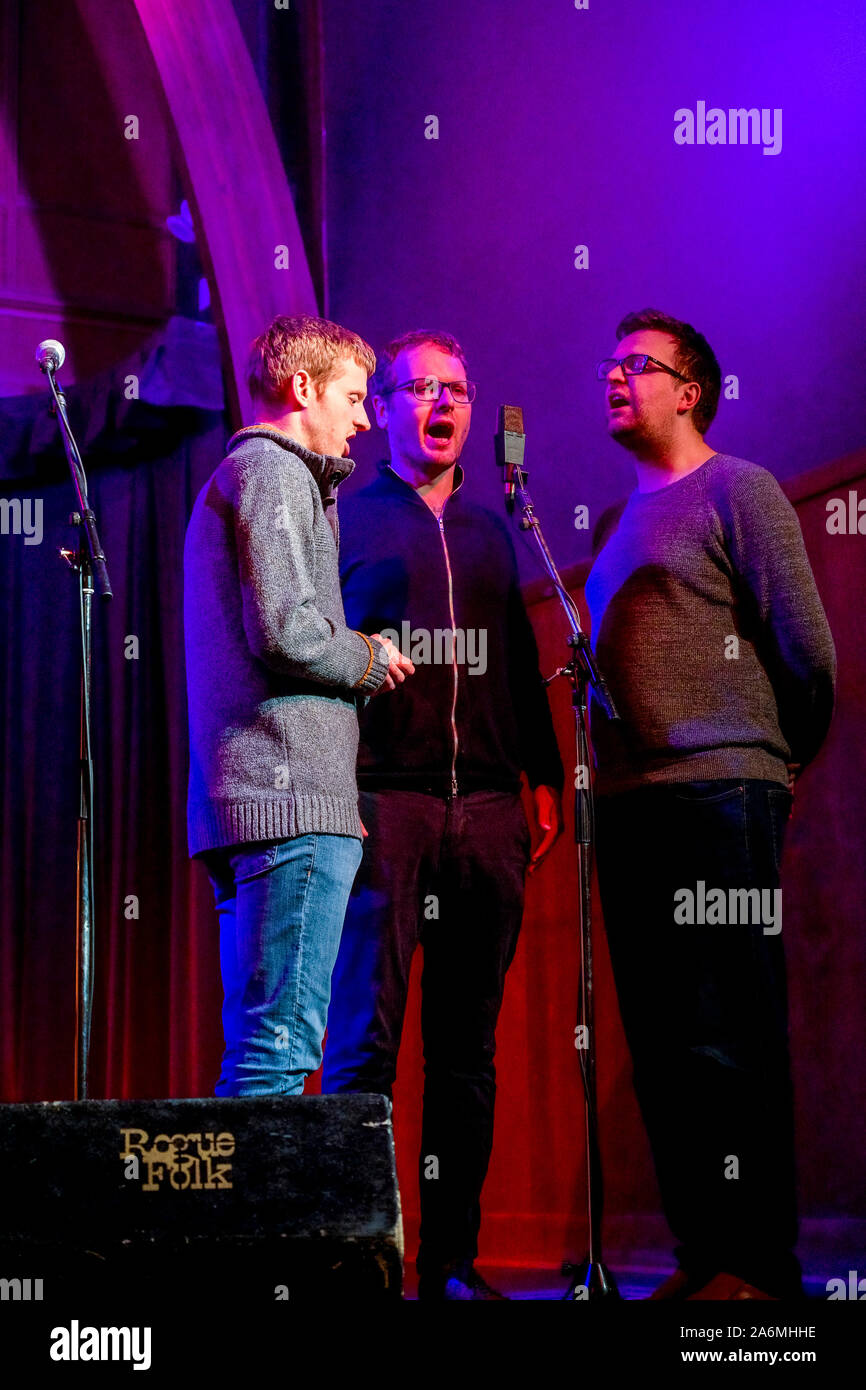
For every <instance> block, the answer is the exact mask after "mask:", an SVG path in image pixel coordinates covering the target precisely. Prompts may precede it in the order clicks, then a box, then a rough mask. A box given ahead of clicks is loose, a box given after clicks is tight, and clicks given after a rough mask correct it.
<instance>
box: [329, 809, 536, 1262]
mask: <svg viewBox="0 0 866 1390" xmlns="http://www.w3.org/2000/svg"><path fill="white" fill-rule="evenodd" d="M360 809H361V819H362V820H363V822H364V825H365V826H366V828H367V830H368V831H369V837H368V839H367V840H366V841H365V842H364V858H363V862H362V864H361V868H360V869H359V870H358V875H357V878H356V879H355V885H354V888H353V890H352V893H351V896H350V899H349V907H348V911H347V913H346V921H345V925H344V928H343V937H342V941H341V944H340V951H339V956H338V958H337V965H336V968H335V970H334V977H333V987H332V998H331V1007H330V1012H329V1016H328V1040H327V1045H326V1048H325V1061H324V1068H323V1073H322V1090H323V1091H324V1092H332V1091H374V1092H379V1093H381V1094H382V1095H387V1096H389V1097H390V1096H391V1090H392V1087H393V1084H394V1078H395V1075H396V1070H397V1053H398V1050H399V1047H400V1036H401V1032H402V1028H403V1017H404V1014H405V1009H406V995H407V990H408V985H409V971H410V968H411V964H412V956H413V954H414V951H415V948H416V946H418V945H419V944H420V945H421V946H422V948H423V951H424V969H423V975H422V984H421V989H422V1005H421V1030H422V1037H423V1043H424V1107H423V1121H422V1137H421V1153H420V1156H419V1183H420V1195H421V1249H420V1252H419V1257H418V1268H419V1271H424V1270H433V1269H435V1268H436V1267H437V1266H441V1265H443V1264H445V1263H446V1262H447V1261H449V1260H472V1259H474V1258H475V1256H476V1255H477V1253H478V1230H479V1226H480V1222H481V1206H480V1200H481V1189H482V1186H483V1184H484V1179H485V1177H486V1174H487V1167H488V1163H489V1160H490V1150H491V1145H492V1140H493V1110H494V1102H495V1097H496V1070H495V1066H494V1060H493V1059H494V1053H495V1050H496V1039H495V1030H496V1022H497V1019H498V1017H499V1010H500V1006H501V1003H502V993H503V988H504V984H505V972H506V971H507V969H508V966H509V965H510V964H511V961H512V959H513V957H514V952H515V949H516V946H517V938H518V933H519V931H520V922H521V918H522V915H523V889H524V875H525V870H526V865H527V862H528V857H529V848H530V837H529V828H528V826H527V823H526V816H525V814H524V811H523V806H522V803H521V800H520V797H519V796H515V795H512V794H510V793H506V792H495V791H480V792H473V793H470V794H468V795H466V796H458V797H455V798H453V799H448V800H445V799H443V798H441V797H436V796H432V795H427V794H426V793H422V792H403V791H379V792H362V793H361V798H360Z"/></svg>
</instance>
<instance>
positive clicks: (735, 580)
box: [586, 310, 836, 1300]
mask: <svg viewBox="0 0 866 1390" xmlns="http://www.w3.org/2000/svg"><path fill="white" fill-rule="evenodd" d="M617 341H618V347H617V349H616V353H615V355H614V356H611V357H610V358H608V359H606V360H605V361H603V362H601V363H600V364H599V368H598V376H599V380H601V381H603V382H604V383H605V393H606V405H607V421H608V432H609V434H610V436H611V437H612V438H614V439H616V441H617V442H618V443H620V444H622V445H623V446H624V447H625V448H627V449H628V450H629V451H630V452H631V453H632V455H633V456H634V460H635V468H636V472H637V483H638V485H637V488H636V490H635V491H634V492H633V493H632V494H631V495H630V497H629V498H628V500H627V502H626V503H625V504H624V506H622V507H620V508H617V509H614V511H613V513H606V514H605V516H604V517H603V518H602V522H601V523H600V525H599V528H598V533H597V537H596V540H597V547H596V548H597V555H596V559H595V563H594V565H593V568H592V571H591V573H590V576H589V579H588V581H587V585H586V594H587V601H588V603H589V606H590V611H591V614H592V630H593V641H594V646H595V651H596V654H597V656H598V659H599V664H600V666H601V669H602V671H603V672H604V674H605V676H606V678H607V680H608V684H609V686H610V690H611V693H612V695H613V698H614V701H615V703H616V705H617V709H618V712H619V714H620V720H619V721H611V720H609V719H608V718H607V717H606V715H605V714H604V713H603V711H602V710H601V709H600V708H599V706H598V705H594V706H593V718H592V735H593V746H594V751H595V757H596V764H597V782H596V787H597V793H598V802H597V825H598V872H599V882H600V887H601V895H602V906H603V910H604V918H605V928H606V932H607V937H608V943H609V946H610V953H611V960H612V963H613V969H614V974H615V979H616V987H617V994H618V998H619V1004H620V1012H621V1014H622V1019H623V1025H624V1028H625V1031H626V1036H627V1038H628V1043H629V1047H630V1050H631V1054H632V1061H633V1064H634V1085H635V1091H636V1093H637V1097H638V1100H639V1103H640V1106H641V1111H642V1114H643V1118H644V1122H645V1124H646V1127H647V1132H648V1135H649V1139H650V1144H651V1147H652V1151H653V1158H654V1161H655V1167H656V1174H657V1177H658V1182H659V1188H660V1190H661V1195H662V1202H663V1205H664V1209H665V1215H666V1217H667V1220H668V1223H669V1225H670V1227H671V1229H672V1231H673V1232H674V1234H675V1235H676V1236H677V1238H678V1240H679V1245H678V1247H677V1250H676V1254H677V1259H678V1265H679V1268H678V1269H677V1270H676V1272H675V1273H674V1274H673V1275H672V1276H671V1278H670V1279H669V1280H667V1281H666V1282H665V1284H663V1285H662V1286H661V1288H660V1289H657V1290H656V1292H655V1293H654V1294H653V1295H652V1297H653V1298H680V1299H682V1298H689V1299H726V1300H727V1299H738V1300H739V1299H749V1298H751V1299H759V1298H763V1299H766V1298H788V1297H798V1296H800V1295H801V1293H802V1288H801V1271H800V1266H799V1263H798V1261H797V1259H796V1256H795V1255H794V1253H793V1247H794V1245H795V1243H796V1238H797V1217H796V1188H795V1169H794V1153H793V1118H792V1095H791V1080H790V1064H789V1058H788V1031H787V998H786V975H785V956H784V947H783V937H782V930H781V928H782V910H781V890H780V889H779V865H780V857H781V851H782V844H783V840H784V834H785V828H786V823H787V820H788V816H789V814H790V809H791V802H792V787H793V778H794V774H795V773H796V772H797V771H798V770H799V769H800V768H801V767H802V766H804V765H805V764H806V763H807V762H808V761H810V760H811V758H813V757H814V756H815V754H816V753H817V751H818V749H819V747H820V745H821V743H822V741H823V739H824V737H825V735H826V733H827V729H828V727H829V723H830V717H831V714H832V709H833V692H834V680H835V669H836V663H835V652H834V647H833V641H832V637H831V635H830V630H829V627H828V625H827V619H826V617H825V614H824V610H823V608H822V606H821V600H820V598H819V596H818V592H817V589H816V587H815V581H814V578H813V576H812V571H811V568H810V565H809V561H808V558H807V556H806V552H805V547H804V545H803V538H802V534H801V532H800V527H799V523H798V521H797V518H796V515H795V513H794V509H793V507H792V506H791V504H790V503H789V502H788V500H787V498H786V497H785V495H784V493H783V492H782V490H781V488H780V487H779V485H778V483H777V482H776V480H775V479H774V478H773V476H772V474H770V473H768V472H767V471H766V470H765V469H763V468H760V467H758V466H757V465H755V464H752V463H747V462H745V461H744V460H742V459H737V458H732V457H730V456H728V455H726V454H720V453H717V452H716V451H715V450H714V449H712V448H711V447H710V445H708V444H706V443H705V441H704V435H705V433H706V431H707V429H708V428H709V426H710V424H711V422H712V420H713V417H714V415H715V412H716V407H717V404H718V399H719V390H720V382H721V373H720V370H719V365H718V362H717V361H716V358H715V356H714V354H713V352H712V349H711V348H710V346H709V344H708V343H707V341H706V339H705V338H704V337H703V336H702V335H701V334H699V333H697V332H696V331H695V330H694V328H692V326H691V325H690V324H686V323H682V322H680V321H679V320H677V319H672V318H670V317H669V316H667V315H664V314H661V313H659V312H658V311H657V310H645V311H643V312H642V313H639V314H632V315H630V316H629V317H628V318H626V319H624V320H623V322H622V323H621V324H620V325H619V328H618V330H617Z"/></svg>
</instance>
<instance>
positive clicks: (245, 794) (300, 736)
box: [184, 316, 414, 1096]
mask: <svg viewBox="0 0 866 1390" xmlns="http://www.w3.org/2000/svg"><path fill="white" fill-rule="evenodd" d="M374 368H375V357H374V355H373V353H372V351H371V349H370V348H369V347H368V345H367V344H366V343H365V342H364V341H363V340H362V339H361V338H359V337H358V336H357V335H356V334H354V333H350V332H349V331H348V330H347V329H345V328H341V327H340V326H339V325H338V324H333V323H329V322H328V321H327V320H324V319H315V318H309V317H300V316H299V317H294V318H288V317H278V318H276V319H275V320H274V321H273V323H271V325H270V326H269V327H268V328H267V329H266V330H265V332H264V333H262V335H261V336H260V337H259V338H258V339H257V340H256V342H255V343H254V344H253V347H252V352H251V355H250V365H249V374H248V385H249V389H250V395H251V396H252V399H253V403H254V406H255V409H256V417H257V418H256V423H255V424H253V425H251V426H248V427H247V428H245V429H242V430H239V431H238V433H237V434H235V435H234V436H233V438H232V439H231V440H230V441H229V446H228V453H227V456H226V458H225V459H223V461H222V463H221V464H220V465H219V467H218V468H217V469H216V471H215V472H214V474H213V475H212V476H211V478H210V479H209V480H208V482H207V483H206V484H205V486H204V488H203V489H202V491H201V492H200V494H199V496H198V498H197V499H196V502H195V505H194V507H193V511H192V516H191V518H190V523H189V528H188V530H187V537H186V546H185V550H184V629H185V638H186V672H187V691H188V704H189V725H190V772H189V800H188V833H189V851H190V854H191V855H193V856H196V855H198V856H201V858H202V859H203V860H204V862H205V864H206V867H207V870H208V875H209V877H210V880H211V884H212V886H213V889H214V894H215V898H216V907H217V914H218V916H219V921H220V962H221V968H222V977H223V988H224V992H225V1002H224V1005H223V1031H224V1034H225V1053H224V1056H223V1063H222V1072H221V1075H220V1078H219V1082H218V1084H217V1087H216V1094H217V1095H227V1096H261V1095H295V1094H298V1093H300V1092H301V1091H303V1087H304V1078H305V1077H306V1076H307V1075H308V1074H309V1073H310V1072H312V1071H315V1069H316V1068H317V1067H318V1065H319V1063H320V1061H321V1057H322V1038H323V1035H324V1032H325V1025H326V1022H327V1009H328V1001H329V996H330V984H331V974H332V971H333V967H334V961H335V960H336V956H337V949H338V946H339V941H340V932H341V929H342V925H343V917H344V915H345V910H346V902H347V900H348V896H349V890H350V888H351V886H352V880H353V878H354V876H355V872H356V870H357V868H358V864H359V862H360V859H361V838H362V835H363V833H364V831H363V827H362V825H361V822H360V820H359V817H358V792H357V784H356V781H355V760H356V756H357V749H358V702H359V700H362V699H364V698H365V696H369V695H373V694H376V693H377V692H378V691H380V690H386V689H392V690H393V689H395V688H396V685H397V684H399V683H401V682H402V681H403V680H404V679H405V677H406V675H407V674H411V672H412V671H413V669H414V668H413V667H412V663H411V662H410V661H408V660H407V659H406V658H405V657H403V656H402V654H401V653H400V652H399V651H398V650H397V649H396V647H394V646H393V645H392V644H391V642H389V641H387V640H386V639H382V638H379V637H378V636H373V637H372V638H371V637H367V636H365V635H364V634H363V633H360V632H354V631H352V630H350V629H349V628H348V627H347V626H346V622H345V618H344V614H343V603H342V599H341V596H340V583H339V574H338V569H337V547H338V542H339V529H338V523H337V507H336V490H337V487H338V485H339V483H340V482H341V481H342V480H343V479H344V478H345V477H347V476H348V474H349V473H350V472H351V471H352V469H353V468H354V464H353V463H352V462H351V461H349V459H348V454H349V440H350V439H351V438H352V437H353V436H354V435H355V434H356V433H357V432H358V431H360V430H366V429H369V428H370V425H369V421H368V419H367V415H366V413H365V410H364V405H363V402H364V398H365V396H366V393H367V376H368V374H369V373H371V372H372V371H373V370H374Z"/></svg>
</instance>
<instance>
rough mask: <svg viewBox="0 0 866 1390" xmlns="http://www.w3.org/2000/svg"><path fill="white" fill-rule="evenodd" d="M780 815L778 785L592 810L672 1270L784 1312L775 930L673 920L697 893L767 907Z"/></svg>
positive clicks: (788, 1253) (784, 1006) (786, 807)
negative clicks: (759, 894) (754, 1295)
mask: <svg viewBox="0 0 866 1390" xmlns="http://www.w3.org/2000/svg"><path fill="white" fill-rule="evenodd" d="M790 810H791V796H790V793H789V792H788V791H787V790H786V788H785V787H783V786H781V785H779V784H777V783H775V782H765V781H759V780H754V779H724V780H718V781H707V782H691V783H681V784H675V785H665V786H651V787H646V788H644V789H642V790H640V791H635V792H628V793H625V794H623V795H620V796H610V797H600V798H599V800H598V804H597V823H598V844H597V852H598V876H599V886H600V888H601V901H602V908H603V911H604V925H605V931H606V934H607V940H608V945H609V947H610V957H611V963H612V965H613V971H614V977H615V980H616V988H617V995H618V998H619V1006H620V1014H621V1016H622V1022H623V1026H624V1028H625V1033H626V1037H627V1039H628V1044H629V1048H630V1050H631V1056H632V1062H633V1068H634V1087H635V1092H636V1094H637V1098H638V1102H639V1104H640V1107H641V1111H642V1114H643V1119H644V1123H645V1125H646V1129H647V1134H648V1137H649V1141H650V1145H651V1148H652V1153H653V1159H654V1162H655V1169H656V1176H657V1178H658V1184H659V1190H660V1192H661V1197H662V1203H663V1205H664V1210H665V1215H666V1217H667V1221H668V1225H669V1226H670V1228H671V1230H672V1231H673V1233H674V1235H675V1236H676V1237H677V1239H678V1240H679V1242H680V1243H679V1245H678V1246H677V1249H676V1251H675V1253H676V1256H677V1259H678V1261H679V1263H680V1265H681V1266H682V1268H684V1269H686V1270H688V1271H689V1272H690V1273H691V1274H693V1275H695V1276H699V1278H700V1280H701V1281H708V1280H709V1279H710V1278H712V1276H713V1275H714V1274H717V1273H719V1272H720V1271H722V1270H724V1271H726V1272H727V1273H729V1274H735V1275H737V1276H738V1277H740V1278H742V1279H746V1280H748V1282H750V1283H752V1284H756V1285H757V1286H758V1287H759V1288H763V1289H764V1290H766V1291H767V1292H769V1293H773V1294H775V1295H776V1296H778V1297H781V1298H784V1297H797V1296H798V1294H799V1292H800V1266H799V1264H798V1262H797V1259H796V1257H795V1255H794V1253H793V1247H794V1244H795V1242H796V1239H797V1202H796V1173H795V1164H794V1122H793V1096H792V1086H791V1072H790V1062H789V1055H788V1001H787V982H786V969H785V950H784V946H783V938H784V928H783V925H782V919H781V916H779V919H778V921H773V922H768V921H767V918H766V917H765V916H764V915H761V917H760V920H759V921H755V916H757V913H755V914H752V913H749V914H745V920H744V914H743V913H741V912H740V911H737V912H736V913H733V912H730V913H729V912H728V909H727V908H726V916H725V919H723V920H726V921H727V925H719V924H710V920H709V914H705V913H698V912H697V911H695V912H694V913H693V914H692V917H693V924H689V923H688V919H687V918H686V917H685V916H684V915H683V914H681V915H680V916H679V918H678V919H677V918H675V915H674V914H675V904H676V903H678V902H679V903H681V902H682V897H679V898H677V896H676V895H677V894H680V895H681V894H682V892H683V890H684V889H687V890H689V892H691V893H693V894H694V895H695V901H697V895H698V892H699V891H700V890H699V889H698V884H699V883H700V882H703V885H704V891H705V892H706V893H709V891H710V890H711V889H721V890H722V891H723V893H724V894H725V899H726V901H727V902H736V898H734V899H732V898H731V897H730V894H731V890H734V892H736V890H742V889H745V890H749V889H759V890H761V889H763V890H766V895H767V896H766V901H767V902H768V903H772V902H773V897H772V895H773V894H774V893H775V890H776V889H778V888H779V868H780V863H781V855H782V846H783V843H784V839H785V830H786V827H787V821H788V816H789V814H790ZM731 917H736V919H737V920H736V921H735V922H733V921H731ZM702 918H703V920H702ZM780 928H781V929H780Z"/></svg>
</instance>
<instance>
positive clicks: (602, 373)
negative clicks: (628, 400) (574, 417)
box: [598, 352, 689, 381]
mask: <svg viewBox="0 0 866 1390" xmlns="http://www.w3.org/2000/svg"><path fill="white" fill-rule="evenodd" d="M648 362H652V363H653V365H654V366H656V367H661V369H662V371H663V372H670V374H671V376H676V377H679V379H680V381H688V379H689V378H688V377H687V376H683V374H682V372H675V371H674V369H673V367H669V366H668V364H667V363H666V362H660V361H659V360H658V358H657V357H650V355H649V353H648V352H630V353H629V355H628V357H606V358H605V359H604V361H603V362H599V364H598V379H599V381H606V380H607V378H608V377H609V376H610V373H611V372H612V371H613V369H614V367H622V369H623V371H624V372H625V374H626V376H640V375H641V373H642V372H645V371H646V369H647V363H648Z"/></svg>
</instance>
